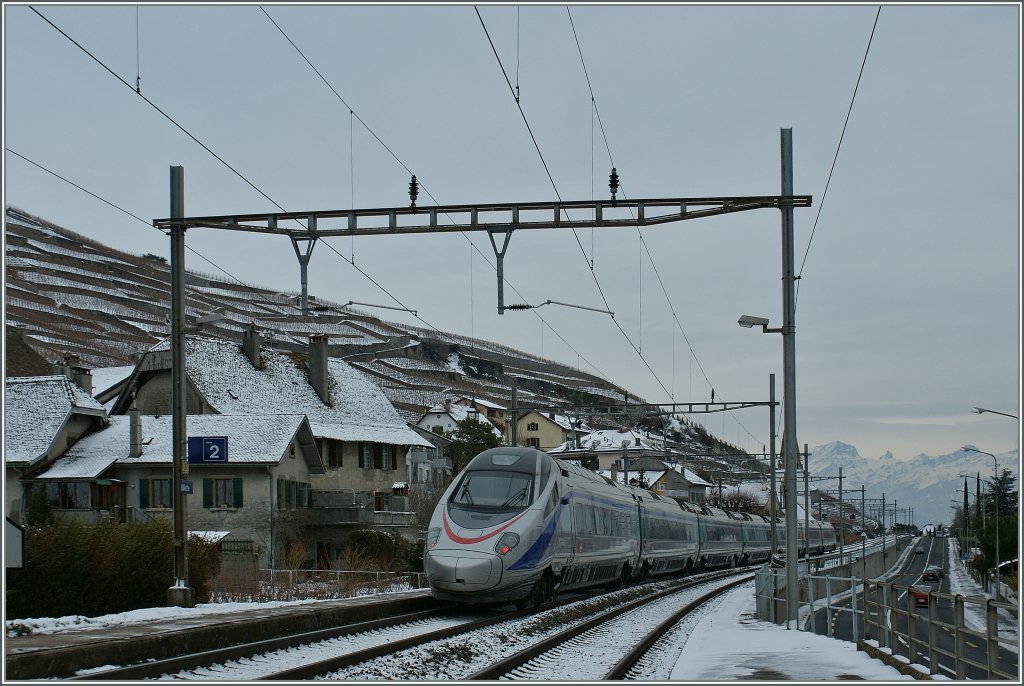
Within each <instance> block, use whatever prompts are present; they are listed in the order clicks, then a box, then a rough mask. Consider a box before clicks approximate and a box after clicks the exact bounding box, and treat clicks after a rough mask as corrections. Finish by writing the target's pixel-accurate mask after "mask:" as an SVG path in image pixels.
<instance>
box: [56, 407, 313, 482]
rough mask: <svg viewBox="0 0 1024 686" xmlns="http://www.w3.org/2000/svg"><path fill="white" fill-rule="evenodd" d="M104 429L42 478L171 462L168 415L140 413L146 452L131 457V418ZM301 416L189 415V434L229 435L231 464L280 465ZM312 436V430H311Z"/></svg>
mask: <svg viewBox="0 0 1024 686" xmlns="http://www.w3.org/2000/svg"><path fill="white" fill-rule="evenodd" d="M110 419H111V424H110V426H108V427H107V428H106V429H104V430H102V431H97V432H96V433H93V434H89V435H88V436H85V437H84V438H82V439H81V440H80V441H78V443H76V444H75V445H74V446H72V447H71V448H70V449H69V450H68V451H67V453H65V454H64V455H63V456H62V457H60V458H59V459H58V460H57V461H56V462H55V463H54V464H53V465H52V466H51V467H50V468H49V469H48V470H47V471H46V472H44V473H43V474H41V475H40V476H39V478H41V479H54V480H69V479H92V478H95V477H97V476H98V475H100V474H102V473H103V471H105V470H106V469H107V468H108V467H110V466H111V465H114V464H115V463H116V464H117V465H124V466H129V465H136V464H154V463H155V464H170V463H171V459H172V453H173V446H172V443H173V440H172V438H171V417H170V415H161V416H153V415H143V416H142V455H141V456H139V457H129V451H130V449H131V438H130V428H129V417H128V416H126V415H117V416H114V417H111V418H110ZM304 421H305V417H304V416H303V415H301V414H275V415H251V414H246V415H223V414H202V415H189V417H188V419H187V422H186V428H187V432H188V435H189V436H227V438H228V463H229V464H239V463H242V464H267V463H269V464H277V463H278V462H280V461H281V458H282V457H283V456H284V454H285V451H286V450H287V449H288V444H289V443H290V442H291V440H292V438H293V437H294V436H295V435H296V433H297V432H299V431H300V430H301V429H302V427H303V422H304ZM307 436H308V437H309V438H312V433H310V434H307ZM311 452H314V451H307V455H306V458H307V464H308V465H309V470H310V472H311V473H314V474H322V473H323V462H322V461H321V460H320V458H319V456H318V455H316V454H310V453H311Z"/></svg>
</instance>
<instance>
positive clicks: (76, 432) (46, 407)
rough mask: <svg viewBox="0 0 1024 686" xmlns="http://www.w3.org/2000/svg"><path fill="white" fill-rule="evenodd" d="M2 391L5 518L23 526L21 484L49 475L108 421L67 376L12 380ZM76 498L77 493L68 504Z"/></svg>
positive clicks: (103, 413)
mask: <svg viewBox="0 0 1024 686" xmlns="http://www.w3.org/2000/svg"><path fill="white" fill-rule="evenodd" d="M4 388H5V396H4V400H5V402H4V419H5V422H4V512H5V513H6V516H8V517H10V518H11V520H13V521H14V522H15V523H17V524H23V523H24V517H25V510H26V505H27V503H26V502H25V499H24V494H23V492H22V485H21V481H22V478H24V477H25V476H31V475H32V474H33V473H36V472H39V471H42V470H45V469H47V468H48V467H49V466H50V465H51V464H53V462H54V461H55V460H57V459H58V458H59V457H60V456H61V455H63V454H64V453H65V452H66V451H67V450H68V448H69V447H71V446H73V445H74V444H75V443H76V442H77V441H78V440H79V439H80V438H81V437H82V436H84V435H86V434H88V433H90V432H93V431H99V430H101V429H103V428H104V427H105V426H107V425H108V424H109V423H110V419H109V418H108V416H107V412H106V410H104V409H103V406H102V405H100V404H99V403H98V402H97V401H96V400H95V399H93V398H92V397H91V396H90V395H89V394H88V393H87V392H86V391H85V389H83V388H82V387H81V386H79V385H78V383H77V382H75V381H73V380H72V379H70V378H69V377H68V376H65V375H53V376H26V377H11V378H8V379H6V380H5V384H4ZM79 495H80V494H79V493H78V492H77V491H76V492H75V493H70V494H68V495H67V496H66V498H77V497H78V496H79ZM86 495H87V494H86Z"/></svg>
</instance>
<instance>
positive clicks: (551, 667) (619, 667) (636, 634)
mask: <svg viewBox="0 0 1024 686" xmlns="http://www.w3.org/2000/svg"><path fill="white" fill-rule="evenodd" d="M752 578H753V577H752V576H749V575H745V576H743V577H741V578H740V579H736V580H733V581H729V582H727V583H724V584H718V583H716V582H714V581H705V582H701V583H698V584H694V585H688V586H685V587H683V588H677V589H669V590H666V591H663V592H661V593H658V594H656V595H654V596H650V597H647V598H640V599H638V600H636V601H633V602H631V603H628V604H626V605H622V606H620V607H618V608H615V609H613V610H610V611H608V612H605V613H602V614H600V615H598V616H596V617H594V618H592V619H590V620H588V621H586V622H583V623H582V624H577V625H575V626H572V627H569V628H567V629H565V630H563V631H559V632H557V633H555V634H552V635H550V636H548V637H547V638H545V639H544V640H543V641H541V642H539V643H537V644H535V645H532V646H530V647H529V648H527V649H525V650H522V651H519V652H518V653H515V654H514V655H510V656H509V657H507V658H505V659H504V660H502V661H500V662H498V663H496V664H494V665H492V666H490V667H487V668H486V669H482V670H480V671H478V672H476V673H475V674H473V675H471V676H470V677H469V679H470V680H495V679H501V678H508V679H513V680H528V679H543V680H551V679H569V678H571V679H574V680H576V679H583V680H591V679H594V680H598V679H600V680H621V679H623V678H624V677H625V676H626V675H627V674H628V673H629V671H630V670H631V669H632V668H633V667H634V666H635V665H636V664H637V662H638V661H639V660H640V659H641V658H642V657H643V656H644V655H645V654H646V653H647V651H648V650H650V648H651V647H652V646H653V645H654V644H655V643H656V642H657V641H658V639H659V638H661V637H662V636H663V635H664V634H665V633H666V632H668V631H669V630H670V629H672V628H673V627H674V626H676V625H677V624H678V623H679V622H680V621H681V620H682V619H683V618H684V617H686V616H687V615H689V614H690V613H691V612H693V611H694V610H696V609H697V608H698V607H700V606H702V605H704V604H705V603H707V602H708V601H710V600H712V599H713V598H716V597H718V596H720V595H721V594H722V593H724V592H725V591H728V590H730V589H732V588H734V587H736V586H738V585H740V584H743V583H746V582H748V581H750V579H752ZM707 586H712V588H711V589H710V590H707V591H706V592H704V593H701V594H700V595H699V596H698V597H696V598H693V599H692V600H691V599H690V597H688V596H693V595H696V594H697V593H699V592H700V591H701V590H704V589H705V588H706V587H707ZM680 596H682V597H683V599H684V600H685V601H686V604H685V605H684V606H683V607H682V608H680V609H676V610H674V611H673V608H677V607H678V602H679V600H680ZM666 613H667V615H668V616H667V617H665V618H664V619H662V620H661V621H660V622H658V623H657V624H656V625H655V626H654V627H653V628H652V627H650V620H651V617H652V616H656V617H661V616H663V615H665V614H666ZM641 614H643V615H646V617H644V618H642V619H641V618H640V615H641ZM630 646H632V647H630ZM623 653H625V654H624V655H623ZM617 655H622V656H621V657H620V658H619V659H618V660H617V661H615V662H614V663H612V664H611V666H610V668H609V667H608V666H607V665H608V662H609V661H610V660H611V659H614V656H617Z"/></svg>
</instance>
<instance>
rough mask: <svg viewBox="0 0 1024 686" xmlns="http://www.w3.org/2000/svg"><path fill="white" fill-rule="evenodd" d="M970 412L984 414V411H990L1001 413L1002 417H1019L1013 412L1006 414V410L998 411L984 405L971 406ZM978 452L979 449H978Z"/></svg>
mask: <svg viewBox="0 0 1024 686" xmlns="http://www.w3.org/2000/svg"><path fill="white" fill-rule="evenodd" d="M971 412H973V413H974V414H985V413H986V412H990V413H991V414H1001V415H1003V416H1004V417H1010V418H1011V419H1020V417H1018V416H1017V415H1015V414H1007V413H1006V412H1000V411H999V410H987V409H985V408H984V407H972V408H971ZM978 452H981V451H980V450H979V451H978Z"/></svg>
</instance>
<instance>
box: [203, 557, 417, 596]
mask: <svg viewBox="0 0 1024 686" xmlns="http://www.w3.org/2000/svg"><path fill="white" fill-rule="evenodd" d="M425 587H426V580H425V579H424V575H423V574H422V573H420V572H371V571H341V570H303V569H299V570H286V569H256V568H255V566H253V567H252V568H249V569H246V568H244V567H239V568H235V569H231V570H225V571H224V572H222V573H221V574H220V575H219V576H218V577H217V578H216V579H215V580H214V582H213V584H212V597H213V599H214V600H216V601H218V602H266V601H271V600H311V599H317V600H333V599H339V598H352V597H356V596H363V595H373V594H376V593H395V592H398V591H408V590H412V589H418V588H425Z"/></svg>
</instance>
